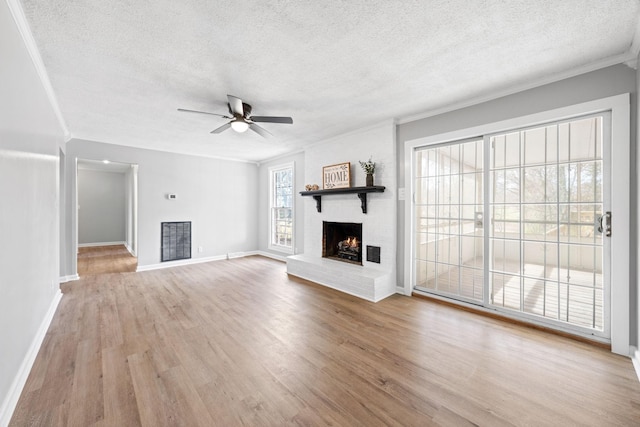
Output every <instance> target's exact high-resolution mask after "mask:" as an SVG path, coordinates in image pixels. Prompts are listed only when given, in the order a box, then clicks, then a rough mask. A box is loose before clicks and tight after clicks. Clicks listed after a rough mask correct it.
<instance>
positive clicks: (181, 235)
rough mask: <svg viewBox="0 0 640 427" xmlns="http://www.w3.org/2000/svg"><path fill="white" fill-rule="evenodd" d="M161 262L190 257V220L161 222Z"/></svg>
mask: <svg viewBox="0 0 640 427" xmlns="http://www.w3.org/2000/svg"><path fill="white" fill-rule="evenodd" d="M160 245H161V252H162V262H165V261H174V260H177V259H189V258H191V221H184V222H163V223H162V241H161V242H160Z"/></svg>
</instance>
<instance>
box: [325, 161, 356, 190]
mask: <svg viewBox="0 0 640 427" xmlns="http://www.w3.org/2000/svg"><path fill="white" fill-rule="evenodd" d="M349 187H351V163H349V162H347V163H338V164H337V165H331V166H325V167H323V168H322V188H323V189H324V190H328V189H330V188H349Z"/></svg>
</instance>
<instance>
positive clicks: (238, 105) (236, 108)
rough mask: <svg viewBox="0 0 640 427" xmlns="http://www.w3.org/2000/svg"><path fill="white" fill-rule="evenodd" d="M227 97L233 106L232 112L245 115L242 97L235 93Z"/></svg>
mask: <svg viewBox="0 0 640 427" xmlns="http://www.w3.org/2000/svg"><path fill="white" fill-rule="evenodd" d="M227 99H228V100H229V107H230V108H231V112H232V113H233V114H234V115H235V114H240V115H241V116H242V117H244V108H243V107H242V99H240V98H236V97H235V96H233V95H227Z"/></svg>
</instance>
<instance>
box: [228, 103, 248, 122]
mask: <svg viewBox="0 0 640 427" xmlns="http://www.w3.org/2000/svg"><path fill="white" fill-rule="evenodd" d="M227 108H228V109H229V113H230V114H231V115H232V116H236V113H234V111H233V110H232V109H231V104H229V103H228V102H227ZM242 110H243V111H242V112H243V113H244V117H245V118H247V117H249V116H250V115H251V105H249V104H247V103H245V102H243V103H242Z"/></svg>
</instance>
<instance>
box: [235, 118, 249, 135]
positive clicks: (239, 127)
mask: <svg viewBox="0 0 640 427" xmlns="http://www.w3.org/2000/svg"><path fill="white" fill-rule="evenodd" d="M231 129H233V130H235V131H236V132H238V133H242V132H246V131H247V129H249V123H247V122H245V121H244V120H242V119H235V120H234V121H232V122H231Z"/></svg>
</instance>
